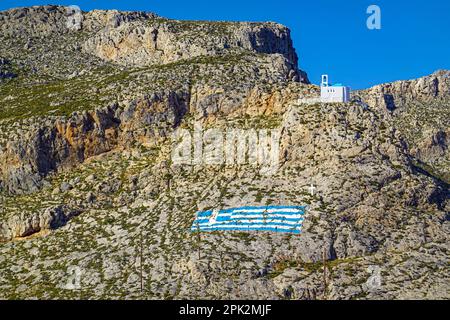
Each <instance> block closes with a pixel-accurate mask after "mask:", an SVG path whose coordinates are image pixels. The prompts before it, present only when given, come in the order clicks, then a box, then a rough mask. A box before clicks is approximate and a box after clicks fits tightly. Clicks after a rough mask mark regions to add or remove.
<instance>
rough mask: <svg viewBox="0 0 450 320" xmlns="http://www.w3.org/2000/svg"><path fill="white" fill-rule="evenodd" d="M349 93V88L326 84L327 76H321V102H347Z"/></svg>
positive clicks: (338, 84)
mask: <svg viewBox="0 0 450 320" xmlns="http://www.w3.org/2000/svg"><path fill="white" fill-rule="evenodd" d="M350 91H351V89H350V87H346V86H344V85H342V84H340V83H337V84H334V85H331V84H330V83H329V82H328V75H327V74H324V75H322V83H321V84H320V101H321V102H348V101H350Z"/></svg>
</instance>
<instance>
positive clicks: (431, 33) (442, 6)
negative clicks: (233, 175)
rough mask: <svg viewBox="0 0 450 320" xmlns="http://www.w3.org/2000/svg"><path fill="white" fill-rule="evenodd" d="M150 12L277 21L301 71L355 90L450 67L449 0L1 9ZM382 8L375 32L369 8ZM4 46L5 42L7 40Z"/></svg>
mask: <svg viewBox="0 0 450 320" xmlns="http://www.w3.org/2000/svg"><path fill="white" fill-rule="evenodd" d="M49 3H51V4H60V5H72V4H76V5H78V6H80V7H81V9H83V10H85V11H87V10H91V9H118V10H143V11H151V12H155V13H157V14H159V15H161V16H164V17H168V18H174V19H186V20H231V21H276V22H279V23H282V24H285V25H287V26H288V27H289V28H290V29H291V30H292V36H293V40H294V46H295V48H296V49H297V53H298V55H299V59H300V60H299V65H300V68H301V69H303V70H305V71H306V72H308V74H309V78H310V80H311V81H312V82H313V83H319V82H320V75H321V74H322V73H328V74H329V75H330V80H331V81H332V82H340V83H344V84H346V85H350V86H351V87H353V88H354V89H360V88H366V87H369V86H372V85H375V84H379V83H384V82H390V81H394V80H401V79H412V78H417V77H421V76H424V75H427V74H430V73H432V72H434V71H436V70H438V69H450V34H449V33H450V1H449V0H228V1H214V0H210V1H208V0H147V1H144V0H126V1H124V0H96V1H92V0H69V1H63V0H44V1H41V0H30V1H27V0H24V1H20V0H19V1H18V0H1V1H0V10H5V9H9V8H12V7H21V6H30V5H43V4H49ZM371 4H375V5H378V6H379V7H380V9H381V30H369V29H368V28H367V26H366V20H367V18H368V17H369V14H367V13H366V10H367V7H368V6H369V5H371ZM0 45H1V44H0Z"/></svg>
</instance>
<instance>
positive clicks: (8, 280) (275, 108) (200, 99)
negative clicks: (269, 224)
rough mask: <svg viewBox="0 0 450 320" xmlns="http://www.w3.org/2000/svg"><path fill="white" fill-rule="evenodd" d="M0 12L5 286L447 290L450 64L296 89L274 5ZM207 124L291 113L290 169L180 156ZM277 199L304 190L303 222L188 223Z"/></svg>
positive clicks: (384, 293) (265, 125)
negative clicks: (404, 76) (233, 228)
mask: <svg viewBox="0 0 450 320" xmlns="http://www.w3.org/2000/svg"><path fill="white" fill-rule="evenodd" d="M74 19H75V20H76V21H75V20H74ZM0 21H1V23H0V43H2V45H1V46H0V57H1V59H0V74H1V75H9V76H2V80H1V82H0V190H1V191H0V204H1V205H0V253H1V254H0V288H1V290H0V298H3V299H10V298H27V299H31V298H45V299H52V298H67V299H76V298H94V299H95V298H107V299H114V298H132V299H140V298H151V299H157V298H160V299H161V298H187V299H196V298H224V299H226V298H231V299H235V298H252V299H254V298H260V299H401V298H440V299H448V298H449V296H450V293H449V290H450V285H449V283H450V282H449V277H450V273H449V271H448V256H449V246H448V243H449V216H448V212H449V203H448V199H449V188H448V187H449V171H448V170H449V151H448V145H449V144H448V135H449V131H448V128H449V123H448V121H449V120H448V119H449V116H448V115H449V109H450V72H449V71H439V72H437V73H435V74H433V75H430V76H428V77H425V78H422V79H418V80H412V81H400V82H396V83H392V84H383V85H380V86H376V87H374V88H371V89H368V90H364V91H360V92H356V93H354V97H353V98H354V99H353V101H352V102H351V103H348V104H302V103H301V101H302V100H301V98H313V97H316V96H317V95H318V92H319V88H317V87H316V86H314V85H310V84H309V82H308V79H307V76H306V74H305V73H304V72H303V71H301V70H299V69H298V58H297V54H296V51H295V49H294V47H293V44H292V40H291V38H290V34H289V30H288V29H287V28H286V27H284V26H281V25H279V24H275V23H230V22H199V21H176V20H170V19H166V18H162V17H159V16H157V15H155V14H152V13H142V12H117V11H92V12H77V11H73V9H71V8H65V7H58V6H45V7H32V8H21V9H12V10H9V11H4V12H0ZM73 21H75V22H76V23H74V22H73ZM78 22H79V23H78ZM198 125H201V126H202V127H204V128H214V129H221V130H223V131H226V130H227V129H230V128H237V129H241V130H258V129H279V132H280V133H281V138H280V152H279V163H280V165H279V168H278V170H276V171H275V172H273V173H272V174H271V175H269V176H268V175H265V174H262V173H261V170H260V169H261V168H259V167H257V166H253V165H250V164H240V165H225V164H222V165H212V164H209V165H206V164H205V165H187V164H186V165H180V164H176V163H174V162H173V161H172V160H173V159H172V148H173V141H172V134H173V133H174V132H175V131H176V130H177V129H188V130H193V129H194V127H196V126H198ZM311 184H313V185H314V186H315V187H316V192H315V193H313V194H311V193H310V192H309V191H308V187H309V186H310V185H311ZM269 204H286V205H308V206H309V210H308V214H307V216H306V220H305V223H304V228H303V231H302V234H301V235H282V234H273V233H257V232H214V233H208V234H201V235H198V234H195V233H191V232H189V228H190V226H191V223H192V221H193V220H194V216H195V212H196V211H197V210H204V209H209V208H229V207H235V206H244V205H269ZM73 270H77V271H76V272H75V273H73ZM74 274H76V275H78V276H79V280H80V281H79V285H80V286H79V287H76V288H75V289H76V290H73V289H74V288H73V286H72V287H71V286H68V285H67V284H68V283H69V282H70V281H71V280H70V279H72V278H73V275H74ZM374 277H375V278H374ZM373 279H376V281H375V282H373ZM374 283H375V285H374Z"/></svg>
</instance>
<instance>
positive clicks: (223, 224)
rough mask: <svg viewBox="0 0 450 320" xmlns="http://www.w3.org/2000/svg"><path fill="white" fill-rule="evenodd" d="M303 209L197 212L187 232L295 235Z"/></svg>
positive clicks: (299, 230) (266, 208)
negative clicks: (267, 232) (264, 232)
mask: <svg viewBox="0 0 450 320" xmlns="http://www.w3.org/2000/svg"><path fill="white" fill-rule="evenodd" d="M305 210H306V207H304V206H264V207H239V208H231V209H223V210H208V211H199V212H197V216H196V219H195V220H194V222H193V223H192V227H191V231H193V232H195V231H205V232H206V231H271V232H285V233H295V234H299V233H301V230H302V225H303V220H304V215H305Z"/></svg>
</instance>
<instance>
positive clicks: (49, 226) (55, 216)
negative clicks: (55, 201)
mask: <svg viewBox="0 0 450 320" xmlns="http://www.w3.org/2000/svg"><path fill="white" fill-rule="evenodd" d="M78 214H79V212H78V211H76V210H71V209H69V208H68V207H67V206H64V205H58V206H53V207H49V208H47V209H45V210H42V211H40V212H35V213H32V214H30V213H27V212H23V213H22V214H20V215H15V216H12V217H10V218H9V219H7V221H3V222H1V223H0V241H9V240H11V239H13V238H23V237H28V236H30V235H33V234H35V233H38V232H41V231H44V230H55V229H58V228H60V227H62V226H64V225H65V224H66V223H67V222H68V221H69V220H70V219H71V218H73V217H74V216H76V215H78Z"/></svg>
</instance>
